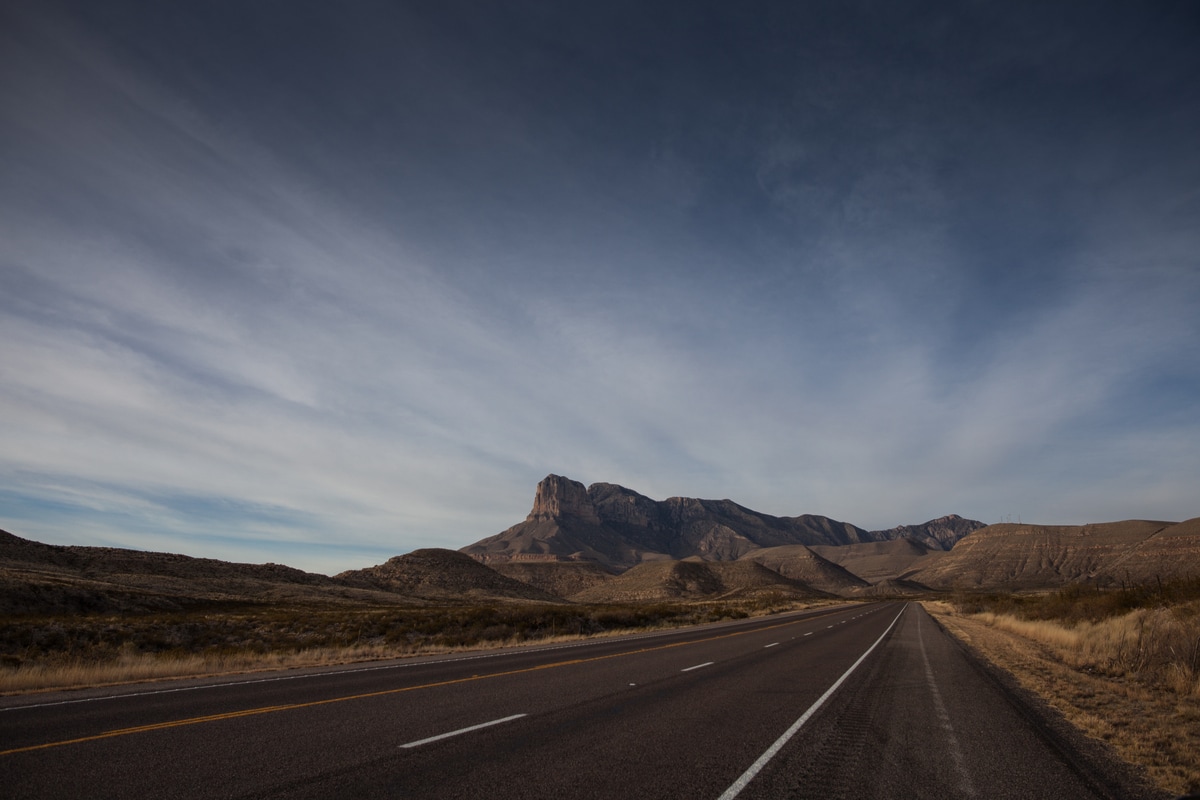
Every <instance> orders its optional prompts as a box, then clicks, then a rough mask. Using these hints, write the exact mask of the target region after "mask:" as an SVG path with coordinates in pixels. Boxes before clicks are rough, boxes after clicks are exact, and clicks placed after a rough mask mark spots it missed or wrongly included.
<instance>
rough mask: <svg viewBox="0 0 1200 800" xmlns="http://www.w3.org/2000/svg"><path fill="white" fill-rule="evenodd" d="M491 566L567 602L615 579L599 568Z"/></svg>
mask: <svg viewBox="0 0 1200 800" xmlns="http://www.w3.org/2000/svg"><path fill="white" fill-rule="evenodd" d="M489 566H490V567H491V568H492V569H494V570H495V571H496V572H499V573H500V574H501V575H504V576H506V577H509V578H512V579H513V580H518V581H520V582H521V583H527V584H529V585H530V586H533V587H535V588H537V589H540V590H542V591H543V592H546V593H547V594H552V595H554V596H555V597H561V598H564V599H565V598H568V597H571V596H573V595H577V594H579V593H580V592H582V591H584V590H585V589H590V588H592V587H593V586H599V585H601V584H605V583H608V582H609V581H611V580H612V579H613V578H614V577H615V576H614V575H613V574H612V573H611V572H609V571H608V570H606V569H604V568H603V567H601V566H600V565H598V564H584V563H573V562H563V561H554V562H547V561H502V562H497V563H494V564H490V565H489Z"/></svg>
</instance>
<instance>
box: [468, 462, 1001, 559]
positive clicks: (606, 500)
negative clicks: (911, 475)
mask: <svg viewBox="0 0 1200 800" xmlns="http://www.w3.org/2000/svg"><path fill="white" fill-rule="evenodd" d="M977 527H982V523H976V522H972V521H970V520H963V519H961V518H960V517H956V516H950V517H943V518H941V519H940V520H934V521H932V522H930V523H926V524H925V525H922V526H908V527H906V528H894V529H892V530H890V531H874V532H873V531H867V530H864V529H862V528H859V527H857V526H855V525H851V524H850V523H847V522H838V521H837V520H833V519H829V518H828V517H821V516H816V515H811V514H805V515H802V516H798V517H775V516H771V515H769V514H763V513H760V512H757V511H753V510H751V509H748V508H745V507H744V506H740V505H738V504H737V503H734V502H733V501H732V500H698V499H695V498H688V497H672V498H669V499H667V500H661V501H658V500H651V499H650V498H648V497H645V496H643V495H640V494H638V493H637V492H635V491H633V490H631V489H626V488H625V487H623V486H617V485H615V484H611V483H595V484H592V485H591V486H589V487H584V485H583V484H582V483H579V482H577V481H573V480H570V479H569V478H564V477H562V476H559V475H550V476H547V477H546V479H545V480H543V481H542V482H541V483H539V484H538V487H537V491H536V492H535V495H534V502H533V508H532V510H531V511H530V512H529V516H528V517H526V518H525V520H524V521H523V522H521V523H518V524H517V525H514V526H512V527H511V528H509V529H508V530H506V531H504V532H502V533H499V534H496V535H495V536H491V537H489V538H487V539H483V540H481V541H479V542H476V543H475V544H472V545H468V546H467V547H464V548H462V550H461V552H463V553H466V554H468V555H470V556H472V557H474V558H476V559H478V560H480V561H482V562H484V563H487V564H495V563H502V562H511V561H526V560H533V559H537V560H545V561H584V562H592V563H596V564H600V565H602V566H604V567H606V568H607V569H609V570H612V571H615V572H620V571H623V570H626V569H629V568H630V567H632V566H635V565H637V564H640V563H642V562H644V561H653V560H659V559H668V560H681V559H685V558H691V557H699V558H701V559H704V560H706V561H736V560H737V559H739V558H741V557H743V556H745V555H746V554H748V553H752V552H754V551H757V550H760V549H763V548H770V547H781V546H786V545H846V544H853V543H857V542H870V541H883V540H888V539H892V538H896V537H898V536H905V535H909V534H910V533H914V534H916V535H921V536H925V537H927V538H930V539H931V540H934V541H943V540H944V541H945V542H949V543H950V544H952V543H953V541H956V539H954V537H955V536H960V535H964V536H965V535H966V533H969V532H970V530H974V529H975V528H977ZM939 546H940V545H939Z"/></svg>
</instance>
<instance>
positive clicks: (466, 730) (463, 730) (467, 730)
mask: <svg viewBox="0 0 1200 800" xmlns="http://www.w3.org/2000/svg"><path fill="white" fill-rule="evenodd" d="M524 716H527V715H525V714H513V715H512V716H511V717H505V718H504V719H494V720H492V721H491V722H481V723H479V724H478V725H472V726H471V727H469V728H459V729H458V730H456V731H450V732H449V733H439V734H438V735H437V736H430V737H429V738H428V739H420V740H418V741H415V742H409V743H408V744H402V745H400V747H401V748H409V747H420V746H421V745H423V744H429V743H430V742H437V741H440V740H442V739H449V738H450V737H451V736H458V735H459V734H461V733H470V732H471V731H477V730H479V729H480V728H489V727H491V726H492V725H499V724H500V723H502V722H512V721H513V720H514V719H520V718H521V717H524Z"/></svg>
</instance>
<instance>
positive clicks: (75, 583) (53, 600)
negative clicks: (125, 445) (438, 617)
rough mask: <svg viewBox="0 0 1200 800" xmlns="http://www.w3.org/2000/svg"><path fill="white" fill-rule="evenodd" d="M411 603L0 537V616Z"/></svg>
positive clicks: (258, 573) (143, 556) (185, 561)
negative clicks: (215, 606) (226, 606)
mask: <svg viewBox="0 0 1200 800" xmlns="http://www.w3.org/2000/svg"><path fill="white" fill-rule="evenodd" d="M415 602H419V601H417V600H415V599H413V598H405V597H401V596H398V595H396V594H394V593H392V592H380V591H373V590H370V589H364V588H356V587H352V586H347V585H345V584H343V583H341V582H339V581H337V580H335V579H333V578H330V577H328V576H325V575H317V574H314V573H310V572H302V571H300V570H298V569H293V568H291V567H285V566H283V565H281V564H236V563H230V562H227V561H218V560H216V559H210V558H192V557H190V556H184V555H178V554H175V553H154V552H143V551H140V550H125V549H120V548H115V547H77V546H60V545H49V544H42V543H41V542H34V541H30V540H28V539H22V538H21V537H19V536H14V535H12V534H11V533H7V532H5V531H0V612H2V613H6V614H28V613H39V614H48V613H108V612H125V611H151V610H153V611H169V610H179V609H184V608H189V607H196V606H202V605H212V604H230V603H252V604H261V603H291V604H320V605H329V604H340V605H395V604H397V603H409V604H411V603H415Z"/></svg>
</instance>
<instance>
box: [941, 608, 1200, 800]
mask: <svg viewBox="0 0 1200 800" xmlns="http://www.w3.org/2000/svg"><path fill="white" fill-rule="evenodd" d="M1193 605H1194V604H1185V605H1184V606H1182V607H1180V608H1177V609H1166V608H1159V609H1138V610H1135V611H1133V612H1131V613H1129V614H1126V615H1123V616H1120V617H1115V618H1111V619H1107V620H1101V621H1099V622H1094V623H1093V622H1081V623H1077V624H1076V625H1074V626H1073V627H1067V626H1065V625H1062V624H1058V623H1055V622H1051V621H1046V620H1036V621H1032V620H1024V619H1019V618H1017V617H1015V616H1012V615H1009V614H994V613H988V612H984V613H974V614H963V613H959V611H958V610H957V609H956V608H955V607H954V606H953V605H951V604H950V603H946V602H926V603H924V606H925V608H926V610H928V611H929V612H930V613H931V614H934V615H935V616H936V617H937V618H938V620H939V621H940V622H941V623H942V624H943V625H944V626H945V627H946V628H947V629H948V630H949V631H951V632H952V633H954V634H955V635H956V636H958V637H959V638H960V639H962V640H963V641H965V642H967V643H968V644H969V645H971V646H972V647H973V648H974V649H975V650H976V651H978V652H979V653H981V654H982V655H983V656H984V657H986V658H988V659H989V660H990V661H992V663H994V664H996V665H997V666H999V667H1001V668H1002V669H1004V670H1007V671H1008V672H1009V673H1011V674H1012V675H1013V676H1014V677H1015V678H1016V679H1017V681H1018V682H1019V683H1020V684H1021V685H1022V686H1023V687H1025V688H1026V689H1027V690H1029V691H1031V692H1033V693H1034V694H1036V695H1038V696H1040V697H1042V698H1043V699H1044V700H1045V701H1046V702H1047V703H1049V704H1050V705H1052V706H1053V707H1055V708H1056V709H1058V710H1059V711H1060V712H1061V713H1062V714H1063V716H1065V717H1066V718H1067V719H1068V720H1069V721H1070V722H1072V723H1073V724H1074V725H1076V726H1077V727H1079V728H1080V729H1082V730H1083V731H1084V732H1085V733H1087V734H1088V735H1090V736H1093V737H1095V738H1097V739H1100V740H1102V741H1104V742H1107V743H1108V744H1109V745H1110V746H1112V747H1113V748H1114V749H1115V750H1116V751H1117V753H1118V754H1119V755H1120V756H1121V757H1122V758H1124V759H1125V760H1127V761H1129V762H1130V763H1132V764H1134V765H1137V766H1139V767H1141V768H1143V769H1145V770H1146V772H1147V774H1148V776H1149V778H1150V780H1151V781H1152V782H1153V783H1154V784H1156V785H1157V786H1159V787H1160V788H1162V789H1163V790H1164V791H1167V792H1172V793H1174V794H1185V793H1189V792H1198V791H1200V703H1198V702H1197V698H1198V697H1200V687H1198V686H1197V676H1196V670H1195V666H1196V656H1197V654H1196V652H1195V651H1194V650H1192V651H1188V650H1187V642H1188V641H1189V637H1191V638H1190V641H1191V642H1192V644H1193V645H1196V646H1200V643H1197V640H1196V633H1197V630H1196V623H1197V621H1198V620H1197V616H1196V614H1195V608H1194V607H1192V606H1193Z"/></svg>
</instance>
